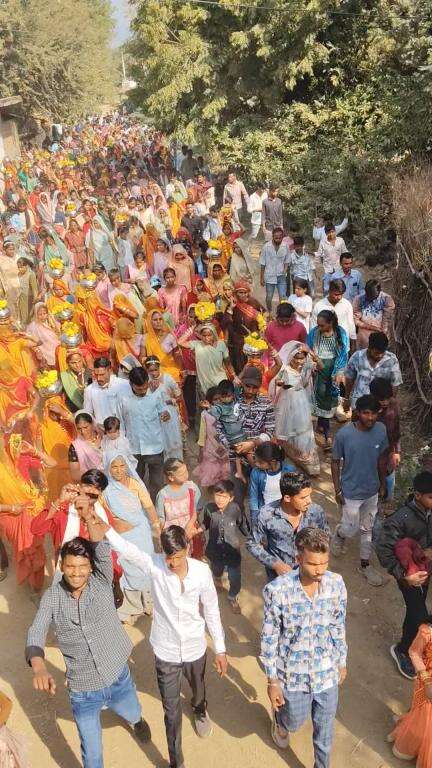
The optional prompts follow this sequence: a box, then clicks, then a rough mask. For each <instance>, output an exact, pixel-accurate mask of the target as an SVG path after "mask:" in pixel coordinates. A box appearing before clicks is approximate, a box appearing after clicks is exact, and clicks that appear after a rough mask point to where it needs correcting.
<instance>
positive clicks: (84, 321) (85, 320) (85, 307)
mask: <svg viewBox="0 0 432 768" xmlns="http://www.w3.org/2000/svg"><path fill="white" fill-rule="evenodd" d="M75 297H76V302H77V303H76V309H75V316H76V318H77V322H78V323H79V324H80V325H81V327H82V329H83V331H84V336H85V341H86V345H87V347H88V348H89V350H90V352H91V354H92V355H93V356H94V357H99V356H100V355H107V354H108V353H109V350H110V349H111V340H112V334H113V330H114V326H115V321H116V316H115V314H114V312H111V310H109V309H107V308H106V307H104V305H103V304H102V302H101V300H100V298H99V296H98V294H97V293H96V292H95V290H94V288H84V287H83V286H81V285H79V286H78V287H77V289H76V291H75Z"/></svg>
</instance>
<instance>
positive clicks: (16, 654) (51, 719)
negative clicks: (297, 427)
mask: <svg viewBox="0 0 432 768" xmlns="http://www.w3.org/2000/svg"><path fill="white" fill-rule="evenodd" d="M330 482H331V481H330V474H329V463H328V459H324V463H323V473H322V479H321V480H320V481H319V483H317V485H316V493H315V500H316V501H317V502H318V503H321V504H322V505H323V506H324V508H325V509H326V511H327V513H328V516H329V519H330V521H331V523H333V524H334V522H335V520H336V519H337V514H338V513H337V508H336V507H335V505H334V503H333V499H332V496H331V486H330ZM243 566H244V567H243V574H244V581H243V583H244V586H243V589H242V592H241V597H240V602H241V605H242V608H243V614H242V615H241V616H234V615H233V614H232V613H231V611H230V608H229V606H228V604H227V599H226V595H225V594H222V595H221V596H220V605H221V611H222V617H223V624H224V627H225V631H226V636H227V647H228V654H229V660H230V667H229V673H228V676H227V677H226V678H225V679H223V680H220V679H219V678H218V677H217V675H216V672H215V671H214V670H213V669H212V667H211V664H210V666H209V670H208V674H207V684H208V699H209V712H210V715H211V717H212V719H213V721H214V724H215V727H214V733H213V735H212V737H211V739H210V740H208V741H205V742H203V741H200V740H199V739H198V737H197V736H196V735H195V733H194V730H193V727H192V724H191V710H190V706H189V703H188V692H187V689H186V687H185V689H184V692H185V701H184V718H183V737H184V754H185V759H186V766H187V768H201V767H202V765H203V763H204V762H205V764H206V766H208V768H216V767H217V768H219V766H220V765H221V764H225V765H230V766H234V765H242V766H248V767H249V766H250V767H251V768H258V767H259V766H263V765H268V764H270V762H271V764H272V766H275V768H276V766H290V768H310V767H311V766H312V764H313V761H312V752H311V738H310V737H311V732H310V727H309V726H305V727H304V728H303V729H302V730H301V731H300V732H299V733H298V734H296V736H295V737H294V738H293V740H292V751H291V750H289V751H288V752H286V753H282V752H279V751H278V750H277V749H275V748H274V746H273V743H272V741H271V739H270V732H269V724H270V721H269V707H268V702H267V696H266V686H265V677H264V674H263V673H262V672H261V670H260V668H259V666H258V663H257V654H258V647H259V645H258V632H259V628H260V623H261V614H262V607H261V606H262V600H261V589H262V586H263V584H264V579H263V573H262V568H261V566H260V565H259V564H258V563H257V562H256V561H255V560H253V559H252V558H251V557H250V556H249V554H248V553H247V552H246V551H245V552H244V559H243ZM333 567H334V569H335V570H338V571H340V572H341V573H342V575H343V576H344V578H345V581H346V584H347V588H348V595H349V599H348V622H347V625H348V644H349V656H348V677H347V680H346V682H345V684H344V685H343V687H342V689H341V698H340V705H339V711H338V716H337V723H336V732H335V743H334V753H333V763H332V765H333V768H345V767H346V766H347V765H348V764H350V765H351V766H352V768H357V767H358V768H360V767H361V768H364V766H368V768H384V767H385V766H398V765H401V764H400V762H399V761H397V760H396V759H395V758H393V756H392V755H391V751H390V749H389V746H388V745H387V744H386V742H385V735H386V734H387V733H388V732H389V730H390V729H391V727H392V713H393V712H397V713H400V712H402V711H403V710H404V708H405V707H407V706H408V703H409V699H410V691H411V683H410V682H409V681H407V680H404V679H403V678H402V677H400V675H399V674H398V673H397V671H396V669H395V667H394V664H393V661H392V660H391V658H390V656H389V653H388V648H389V645H390V644H391V642H393V640H394V639H395V638H397V636H398V627H399V626H400V621H401V616H402V611H401V600H400V599H399V596H398V594H397V590H396V587H395V585H394V583H393V581H392V580H389V581H388V582H387V583H386V585H385V586H383V587H381V588H379V589H374V588H373V587H369V586H368V585H367V584H366V583H365V582H364V580H363V579H362V577H361V576H360V575H359V574H358V573H357V572H356V567H357V548H356V545H355V544H353V545H352V547H351V550H350V552H349V553H348V555H347V556H346V557H345V559H344V561H343V562H341V561H338V562H337V563H333ZM34 611H35V607H34V606H33V604H32V603H31V602H30V600H29V597H28V594H27V593H26V591H25V590H23V589H19V588H18V587H17V585H16V583H15V578H14V574H13V569H11V571H10V575H9V577H8V579H7V580H6V581H5V582H3V583H2V584H1V597H0V643H1V648H2V651H1V666H0V687H1V689H2V690H4V692H5V693H6V694H8V695H9V696H10V697H11V698H12V699H13V700H14V709H13V712H12V715H11V718H10V721H9V725H10V727H11V728H12V729H13V730H16V731H17V732H20V733H23V734H25V735H26V736H27V738H28V741H29V745H30V750H31V752H30V754H31V764H32V766H38V767H39V766H44V768H54V766H61V767H62V768H78V766H79V765H80V762H79V745H78V737H77V732H76V728H75V726H74V724H73V722H72V720H71V715H70V709H69V704H68V696H67V692H66V689H65V688H64V687H63V686H62V684H61V683H62V680H63V669H64V667H63V661H62V657H61V654H60V652H59V651H58V649H57V648H56V647H55V643H54V638H53V637H50V638H49V639H48V647H47V659H48V662H49V666H50V669H51V672H52V673H53V674H54V676H55V678H56V680H57V683H58V689H57V694H56V696H55V697H54V698H46V697H45V696H42V695H38V694H36V692H34V691H33V690H32V687H31V672H30V670H29V669H28V668H27V667H26V665H25V662H24V656H23V650H24V642H25V636H26V630H27V627H28V625H29V624H30V622H31V620H32V617H33V614H34ZM149 629H150V619H149V618H147V617H144V618H142V619H141V620H140V621H139V622H138V624H136V625H135V626H134V627H133V628H129V629H128V631H129V632H130V636H131V638H132V640H133V642H134V646H135V647H134V651H133V654H132V658H131V668H132V670H133V674H134V677H135V680H136V683H137V687H138V692H139V698H140V701H141V702H142V706H143V711H144V714H145V716H146V718H147V719H148V720H149V722H150V725H151V728H152V733H153V741H152V744H151V746H149V747H147V748H146V750H145V751H144V755H143V754H142V751H141V748H140V747H139V746H137V744H136V743H135V742H134V740H133V739H132V738H131V736H130V735H129V733H127V732H126V729H125V727H124V726H123V725H122V724H121V723H120V722H119V721H118V720H117V719H116V718H115V716H113V715H111V714H110V713H108V712H104V713H103V724H104V736H103V738H104V748H105V764H106V766H107V768H120V766H124V765H128V766H129V768H133V766H147V765H148V766H162V765H164V759H166V756H167V751H166V743H165V734H164V727H163V717H162V708H161V704H160V700H159V696H158V692H157V688H156V681H155V675H154V670H153V659H152V653H151V649H150V646H149V644H148V636H149ZM209 660H210V662H211V661H212V652H210V659H209ZM225 761H226V762H225Z"/></svg>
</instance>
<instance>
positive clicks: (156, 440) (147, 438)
mask: <svg viewBox="0 0 432 768" xmlns="http://www.w3.org/2000/svg"><path fill="white" fill-rule="evenodd" d="M163 411H166V405H165V403H164V401H163V399H162V395H161V394H160V392H159V390H158V389H157V390H156V391H155V392H150V391H148V392H147V394H146V395H144V396H143V397H138V396H137V395H134V393H133V392H132V390H131V393H130V395H129V396H128V397H123V398H121V400H120V414H121V417H122V420H123V424H124V428H125V432H126V437H127V439H128V440H129V443H130V446H131V449H132V453H134V454H139V455H140V456H148V455H152V456H154V455H156V454H158V453H162V451H163V450H164V446H165V444H164V439H163V432H162V423H161V420H160V414H161V413H162V412H163Z"/></svg>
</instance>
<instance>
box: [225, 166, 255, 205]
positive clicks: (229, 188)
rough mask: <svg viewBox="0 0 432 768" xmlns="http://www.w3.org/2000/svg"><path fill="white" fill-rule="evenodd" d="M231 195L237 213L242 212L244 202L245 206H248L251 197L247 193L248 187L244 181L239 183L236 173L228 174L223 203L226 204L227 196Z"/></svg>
mask: <svg viewBox="0 0 432 768" xmlns="http://www.w3.org/2000/svg"><path fill="white" fill-rule="evenodd" d="M227 193H228V195H231V197H232V201H233V203H234V206H235V208H236V210H237V211H240V210H241V208H242V207H243V200H244V202H245V204H246V205H247V204H248V201H249V195H248V193H247V192H246V187H245V185H244V184H243V182H242V181H238V179H237V176H236V175H235V173H230V174H228V180H227V183H226V184H225V186H224V191H223V201H224V203H225V202H226V196H227Z"/></svg>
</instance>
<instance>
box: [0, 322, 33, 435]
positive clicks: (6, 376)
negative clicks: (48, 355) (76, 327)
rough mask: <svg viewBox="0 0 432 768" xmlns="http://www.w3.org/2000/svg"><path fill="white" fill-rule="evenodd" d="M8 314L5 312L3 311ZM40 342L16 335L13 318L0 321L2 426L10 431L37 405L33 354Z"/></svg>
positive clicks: (20, 334)
mask: <svg viewBox="0 0 432 768" xmlns="http://www.w3.org/2000/svg"><path fill="white" fill-rule="evenodd" d="M3 311H4V312H5V310H3ZM37 346H38V341H36V340H35V339H32V337H31V336H27V335H26V334H25V333H21V332H18V331H15V330H14V328H13V327H12V325H11V322H10V318H9V317H7V316H6V317H5V318H4V319H3V320H2V321H0V426H1V427H3V428H9V429H10V428H11V427H12V426H13V424H14V422H15V421H16V420H17V419H18V418H22V417H23V416H26V415H29V414H30V412H31V411H32V409H33V408H34V405H35V401H36V398H35V391H34V386H33V381H34V377H35V375H36V365H35V361H34V358H33V355H32V352H31V350H32V349H34V348H36V347H37Z"/></svg>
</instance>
